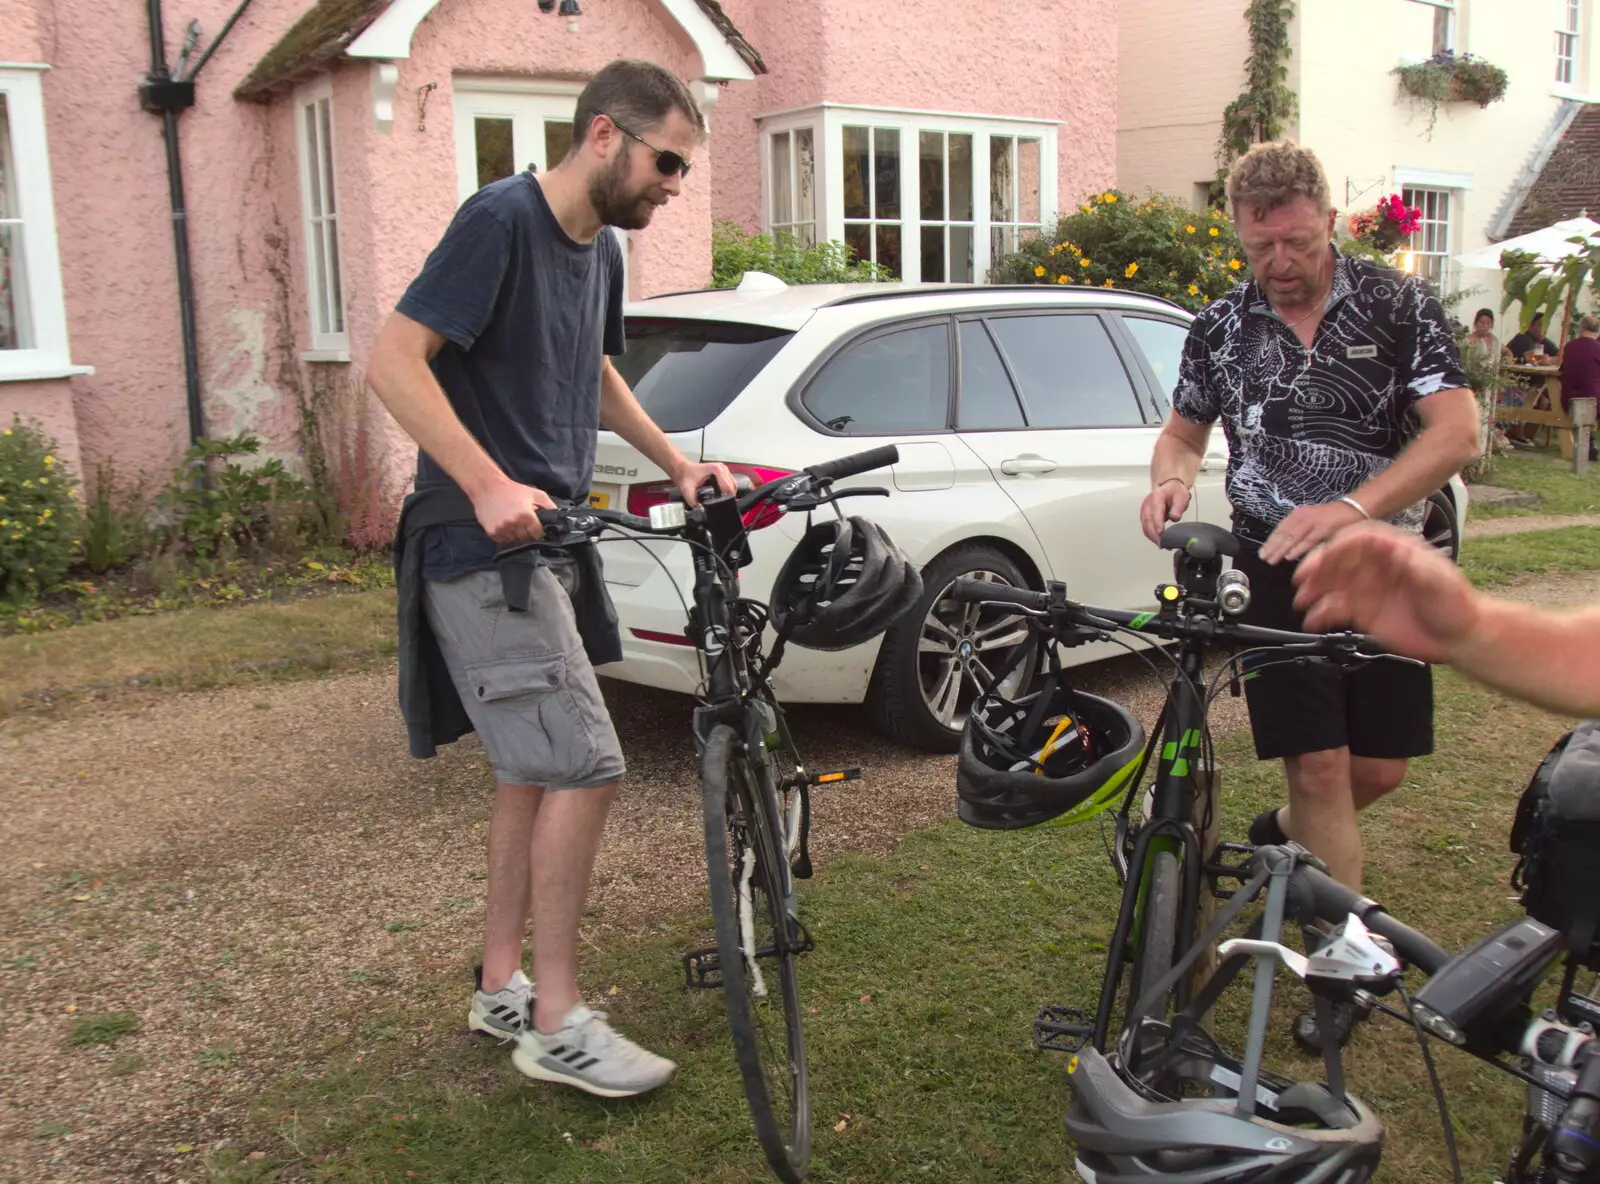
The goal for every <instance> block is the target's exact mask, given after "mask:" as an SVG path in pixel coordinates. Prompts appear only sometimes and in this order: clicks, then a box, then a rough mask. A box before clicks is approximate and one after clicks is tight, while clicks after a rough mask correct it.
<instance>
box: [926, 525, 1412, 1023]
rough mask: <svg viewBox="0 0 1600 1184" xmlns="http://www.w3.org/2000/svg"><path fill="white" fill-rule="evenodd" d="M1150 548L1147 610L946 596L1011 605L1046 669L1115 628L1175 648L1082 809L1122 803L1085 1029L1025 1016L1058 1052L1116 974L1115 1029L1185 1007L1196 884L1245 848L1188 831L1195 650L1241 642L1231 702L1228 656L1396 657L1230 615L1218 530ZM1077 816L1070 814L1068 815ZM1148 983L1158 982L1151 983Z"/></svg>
mask: <svg viewBox="0 0 1600 1184" xmlns="http://www.w3.org/2000/svg"><path fill="white" fill-rule="evenodd" d="M1161 545H1162V547H1163V548H1164V549H1167V550H1171V551H1173V552H1174V555H1173V572H1174V582H1172V583H1169V584H1163V585H1161V586H1159V587H1158V588H1157V589H1156V600H1157V604H1158V606H1159V607H1158V608H1157V610H1156V611H1155V612H1137V613H1136V612H1129V611H1125V610H1121V609H1111V608H1101V607H1096V606H1092V605H1083V604H1078V603H1076V602H1074V601H1071V600H1068V599H1067V596H1066V587H1065V585H1064V584H1061V583H1059V582H1051V583H1050V584H1049V585H1048V586H1047V588H1046V590H1045V591H1043V592H1036V591H1031V590H1028V589H1016V588H1005V587H1001V586H997V585H994V584H989V583H983V582H980V581H975V580H958V581H957V582H956V585H955V588H954V589H953V595H954V596H955V597H956V599H958V600H966V601H970V602H975V603H979V604H984V605H990V606H996V607H999V606H1004V607H1005V608H1007V609H1009V610H1011V611H1013V612H1017V611H1019V610H1020V613H1021V615H1022V616H1023V617H1024V619H1025V620H1026V621H1027V622H1028V624H1029V626H1030V628H1031V629H1032V631H1033V634H1034V638H1035V644H1038V645H1041V646H1043V647H1044V648H1045V651H1046V654H1045V657H1046V659H1047V660H1049V661H1052V662H1054V661H1055V658H1054V647H1055V646H1062V647H1073V646H1079V645H1086V644H1088V643H1090V642H1095V641H1120V640H1121V638H1120V637H1119V634H1126V635H1131V636H1133V637H1136V638H1139V639H1140V640H1142V641H1146V642H1148V641H1151V640H1158V641H1175V642H1177V646H1176V651H1175V652H1174V653H1168V654H1166V655H1165V656H1166V658H1167V660H1168V661H1170V662H1171V664H1172V666H1173V668H1174V671H1175V674H1174V677H1173V678H1172V680H1171V681H1170V682H1169V683H1168V686H1167V694H1166V698H1165V701H1164V703H1163V705H1162V709H1161V713H1160V715H1159V717H1158V718H1157V721H1156V725H1155V728H1154V729H1153V730H1152V731H1151V733H1150V738H1149V742H1148V744H1147V745H1146V746H1145V748H1144V752H1143V755H1142V757H1141V759H1140V761H1139V764H1138V766H1137V770H1136V771H1135V772H1134V773H1133V775H1132V776H1131V777H1127V778H1125V779H1122V780H1120V781H1119V782H1118V784H1117V785H1116V786H1114V787H1112V788H1113V790H1114V792H1113V793H1111V794H1110V795H1108V796H1107V797H1106V798H1105V799H1103V800H1101V801H1098V802H1093V803H1089V805H1090V806H1091V807H1095V808H1097V809H1104V808H1107V807H1108V806H1110V805H1112V804H1113V803H1114V802H1115V800H1116V798H1117V797H1118V796H1120V797H1121V799H1122V803H1121V806H1120V808H1119V809H1118V810H1117V811H1116V814H1115V840H1114V841H1113V842H1112V843H1111V844H1110V855H1111V862H1112V867H1113V869H1114V870H1115V872H1116V875H1117V877H1118V879H1119V881H1120V883H1121V884H1122V887H1123V893H1122V901H1121V905H1120V907H1119V910H1118V913H1117V923H1116V928H1115V930H1114V932H1113V936H1112V939H1111V944H1110V947H1109V952H1108V955H1107V959H1106V967H1105V973H1104V977H1103V980H1102V984H1101V991H1100V998H1099V1001H1098V1004H1097V1006H1096V1009H1095V1015H1094V1019H1093V1021H1092V1023H1091V1022H1089V1021H1088V1020H1087V1018H1086V1017H1085V1015H1084V1013H1083V1012H1082V1011H1081V1010H1079V1009H1075V1008H1069V1007H1049V1008H1046V1009H1045V1010H1044V1011H1042V1012H1041V1013H1040V1015H1039V1017H1038V1019H1037V1020H1036V1021H1035V1024H1036V1027H1035V1041H1036V1043H1038V1044H1039V1045H1040V1047H1046V1048H1060V1049H1066V1048H1067V1047H1068V1045H1069V1044H1070V1043H1071V1042H1072V1041H1079V1040H1086V1041H1088V1042H1091V1043H1093V1044H1094V1045H1095V1047H1097V1048H1101V1049H1104V1048H1105V1047H1106V1042H1107V1040H1108V1039H1109V1036H1110V1032H1111V1019H1112V1015H1113V1012H1114V1011H1115V1009H1116V1002H1117V999H1118V998H1119V996H1120V995H1121V989H1122V982H1123V978H1124V975H1125V974H1127V975H1128V977H1129V980H1130V981H1129V990H1128V995H1127V1007H1126V1009H1125V1016H1124V1024H1125V1025H1126V1024H1127V1023H1128V1022H1131V1021H1132V1020H1134V1019H1137V1018H1138V1017H1140V1016H1148V1017H1154V1018H1158V1019H1159V1018H1161V1017H1163V1016H1165V1015H1166V1014H1167V1012H1168V1011H1169V1010H1171V1009H1173V1008H1182V1007H1183V1006H1184V1005H1185V1004H1186V1003H1187V1002H1188V1000H1189V997H1190V994H1191V985H1190V984H1189V983H1188V982H1187V981H1169V980H1170V979H1171V976H1170V974H1169V971H1170V970H1171V968H1172V967H1173V965H1174V964H1176V963H1177V962H1178V961H1180V960H1182V959H1183V958H1184V957H1185V956H1186V955H1187V954H1188V953H1189V951H1190V950H1191V949H1192V948H1193V947H1194V943H1195V939H1196V937H1197V936H1198V929H1199V925H1200V923H1201V917H1202V889H1203V886H1204V885H1205V884H1207V883H1209V884H1210V885H1211V886H1212V892H1213V894H1215V892H1216V889H1215V887H1214V885H1215V881H1216V879H1217V878H1218V877H1219V876H1227V875H1236V874H1237V871H1236V869H1229V868H1225V867H1222V866H1220V865H1218V864H1217V863H1216V862H1215V860H1216V858H1217V857H1218V856H1219V855H1221V854H1222V853H1225V852H1231V851H1238V850H1247V848H1240V847H1238V846H1237V845H1234V844H1219V845H1218V847H1217V848H1216V850H1213V851H1206V850H1203V849H1202V838H1201V836H1202V834H1203V833H1205V832H1207V831H1209V830H1210V829H1211V828H1212V826H1213V825H1214V823H1215V821H1216V810H1217V801H1216V796H1217V795H1216V770H1215V762H1214V760H1213V754H1212V747H1211V735H1210V728H1209V724H1208V716H1209V712H1210V704H1211V702H1212V701H1213V700H1214V699H1215V698H1216V697H1217V695H1218V694H1220V693H1221V689H1220V688H1219V687H1218V686H1217V685H1216V684H1217V681H1220V676H1219V679H1218V680H1216V681H1214V682H1213V683H1211V684H1208V683H1207V682H1206V680H1205V653H1206V648H1207V647H1208V646H1210V645H1215V644H1218V643H1241V644H1243V645H1246V646H1248V647H1251V648H1250V649H1249V650H1248V651H1246V652H1245V653H1240V654H1235V655H1234V656H1233V657H1232V658H1231V659H1230V660H1229V662H1228V663H1227V664H1226V665H1225V666H1224V667H1223V670H1222V674H1223V675H1229V676H1230V677H1229V678H1228V687H1229V689H1230V690H1231V691H1232V692H1233V693H1235V694H1237V693H1238V688H1239V684H1240V681H1241V680H1242V677H1249V676H1250V674H1253V673H1255V672H1258V671H1259V670H1261V669H1263V668H1265V665H1266V664H1267V663H1265V662H1259V661H1258V662H1257V663H1256V664H1255V665H1254V667H1253V669H1252V671H1251V672H1249V673H1247V674H1245V675H1243V676H1241V675H1240V673H1239V672H1238V670H1237V666H1238V664H1239V662H1240V661H1241V659H1242V658H1245V657H1247V656H1250V657H1257V658H1259V657H1262V656H1264V655H1266V654H1268V653H1270V652H1272V651H1276V652H1277V654H1278V655H1279V656H1278V657H1277V658H1276V660H1275V661H1283V662H1302V661H1330V662H1335V663H1338V664H1341V665H1345V666H1356V665H1360V664H1362V663H1365V662H1367V661H1374V660H1380V659H1386V660H1393V661H1410V659H1405V658H1399V657H1396V656H1394V655H1389V654H1385V653H1384V652H1383V651H1382V650H1381V649H1380V648H1379V647H1377V646H1376V645H1374V644H1373V643H1371V642H1369V641H1368V640H1367V639H1366V638H1363V637H1361V636H1359V635H1357V634H1353V633H1332V634H1308V633H1294V632H1288V631H1284V630H1276V629H1262V628H1258V627H1256V626H1252V625H1245V624H1242V623H1240V622H1238V621H1237V620H1235V619H1234V618H1236V617H1237V616H1238V614H1240V613H1242V612H1243V611H1244V610H1245V609H1246V608H1248V607H1249V603H1250V594H1249V581H1248V580H1247V579H1246V577H1245V576H1244V574H1243V573H1242V572H1239V571H1236V570H1231V569H1230V570H1227V571H1224V569H1223V564H1224V561H1225V559H1226V558H1227V557H1229V556H1233V555H1237V554H1238V553H1239V541H1238V539H1237V538H1235V537H1234V536H1233V535H1232V534H1230V533H1229V532H1228V531H1225V530H1223V529H1222V528H1220V527H1217V526H1213V525H1211V524H1209V523H1181V524H1179V525H1176V526H1172V527H1169V528H1168V529H1167V530H1166V531H1165V533H1164V534H1163V535H1162V538H1161ZM1123 644H1127V643H1126V642H1123ZM1027 648H1028V643H1024V644H1023V645H1021V646H1019V647H1018V648H1017V650H1016V651H1014V652H1013V655H1012V657H1011V660H1010V661H1009V662H1008V663H1006V664H1005V665H1003V666H1002V667H1001V669H1000V673H999V674H998V675H997V676H996V679H995V685H998V684H999V683H1000V681H1002V680H1003V679H1004V677H1005V676H1006V674H1007V673H1008V672H1009V670H1010V668H1011V666H1012V665H1013V664H1015V663H1017V662H1020V661H1021V658H1022V657H1023V655H1024V652H1025V650H1027ZM1130 648H1132V647H1130ZM1146 660H1147V661H1148V660H1149V659H1148V658H1147V659H1146ZM981 703H982V700H980V701H979V705H981ZM1158 744H1159V745H1160V748H1159V755H1157V745H1158ZM1152 759H1155V761H1156V776H1155V779H1154V783H1153V785H1152V787H1151V790H1150V793H1149V794H1148V798H1147V804H1146V808H1145V816H1144V818H1143V819H1142V820H1135V819H1134V818H1133V817H1132V806H1133V803H1134V801H1135V799H1136V797H1138V796H1139V795H1138V787H1139V786H1140V785H1141V784H1142V782H1143V778H1144V775H1145V772H1146V770H1147V769H1148V767H1149V765H1150V762H1151V760H1152ZM1086 813H1087V812H1080V813H1079V815H1078V818H1081V817H1083V816H1085V815H1086ZM1197 821H1198V826H1197ZM1130 950H1131V951H1132V954H1131V957H1130V953H1129V952H1130ZM1155 984H1165V985H1163V986H1161V987H1160V989H1157V987H1156V986H1155Z"/></svg>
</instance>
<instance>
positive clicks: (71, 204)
mask: <svg viewBox="0 0 1600 1184" xmlns="http://www.w3.org/2000/svg"><path fill="white" fill-rule="evenodd" d="M236 2H237V0H186V2H185V4H184V5H183V6H181V7H179V6H176V5H174V4H172V3H170V2H169V4H168V5H167V9H168V10H167V13H166V24H167V29H166V33H167V46H168V61H169V64H172V65H174V66H175V65H176V61H177V50H178V47H179V45H180V44H181V41H182V37H183V30H184V27H185V26H186V25H187V23H188V20H189V19H190V18H191V17H195V18H198V19H199V20H200V22H201V24H202V25H203V27H204V29H205V33H206V37H207V39H209V38H210V37H211V36H214V35H215V34H216V32H217V31H218V30H220V28H221V26H222V24H223V22H224V20H225V19H226V18H227V16H228V15H229V14H230V13H231V12H232V11H233V9H234V7H235V6H236ZM309 6H310V0H295V2H293V3H274V4H257V5H253V6H252V7H251V8H249V9H248V10H247V11H246V13H245V16H244V17H243V19H241V20H240V21H239V23H238V24H237V25H236V26H235V27H234V29H233V31H232V32H231V33H230V35H229V37H228V40H227V41H226V42H225V43H224V44H223V46H222V47H221V48H220V49H219V50H218V51H217V53H216V55H215V56H214V57H213V58H212V59H211V61H210V62H209V63H208V64H207V65H206V68H205V71H204V72H203V73H202V74H201V75H200V77H199V79H198V81H197V91H198V97H197V103H196V106H195V107H194V108H192V109H190V110H188V111H186V112H184V113H183V114H182V115H181V116H180V118H179V124H180V129H181V131H180V136H181V144H182V150H183V157H184V162H183V163H184V182H185V186H186V191H187V205H188V211H189V223H188V224H189V237H190V249H191V256H192V270H193V276H194V284H195V295H196V310H197V319H198V330H199V333H198V336H199V358H200V377H201V385H202V390H203V392H204V400H205V402H204V406H205V415H206V429H207V433H208V434H209V435H212V436H221V435H228V434H233V433H237V432H250V433H253V434H257V435H259V436H261V437H262V438H263V441H264V448H263V452H264V454H266V455H274V454H276V455H282V456H285V457H286V458H287V457H292V456H293V454H294V450H295V448H296V446H297V434H296V427H297V423H298V415H299V402H298V399H297V395H304V394H307V393H309V392H310V391H311V390H312V389H313V388H314V387H315V386H318V385H324V384H335V385H341V384H345V383H348V382H349V381H351V380H354V379H359V376H360V372H361V370H362V369H363V368H364V363H365V360H366V357H367V354H368V352H369V350H370V344H371V340H372V337H373V335H374V333H375V332H376V329H377V326H378V324H379V323H380V321H381V320H382V318H383V316H384V315H385V314H386V313H387V311H388V310H389V309H390V308H391V307H392V306H393V304H394V301H395V299H396V298H397V297H398V296H399V295H400V293H401V291H402V290H403V289H404V287H405V285H406V284H407V283H408V282H409V281H410V279H411V277H412V276H413V275H414V274H415V272H416V270H417V269H418V268H419V267H420V266H421V264H422V261H423V260H424V258H425V257H426V255H427V253H428V251H429V250H430V249H431V248H432V247H433V245H434V244H435V242H436V241H437V240H438V237H439V235H440V234H441V233H442V232H443V230H444V228H445V226H446V224H447V223H448V222H449V219H450V216H451V214H452V213H453V212H454V209H455V206H456V193H457V188H456V165H455V155H454V130H453V122H452V118H451V81H452V77H453V74H454V73H457V72H461V73H493V74H505V75H510V76H516V77H521V78H541V77H543V78H552V77H555V78H563V79H581V78H582V77H583V76H585V75H586V74H587V73H589V72H591V71H593V70H594V69H596V68H598V67H599V66H601V65H603V64H604V63H605V62H607V61H609V60H610V59H612V58H614V57H618V56H624V55H626V56H637V57H650V58H653V59H655V60H657V61H660V62H662V63H663V64H665V65H667V66H669V67H671V68H673V69H675V70H677V71H678V72H679V73H680V74H681V75H683V76H684V77H686V78H688V77H692V76H693V75H694V74H695V73H697V72H698V69H697V67H698V59H697V57H696V55H695V54H694V51H693V48H692V46H691V45H690V44H689V42H688V40H687V38H685V37H684V36H683V35H682V33H681V31H679V30H678V29H677V27H676V25H675V24H673V23H672V22H671V21H670V18H669V17H667V16H666V14H665V13H664V12H663V11H662V10H660V9H659V8H658V6H657V5H655V3H654V2H653V0H611V2H609V3H607V4H605V5H603V6H601V8H600V11H599V12H595V13H591V14H590V15H587V16H585V18H584V19H583V21H582V23H581V25H580V31H579V32H578V33H577V34H575V35H573V34H568V33H566V32H565V28H564V24H563V22H562V21H560V20H559V19H558V18H556V17H553V16H552V17H545V16H542V15H541V14H539V12H538V10H537V7H536V6H535V5H534V4H533V3H532V0H444V2H443V3H442V4H440V6H439V7H438V8H437V9H436V10H435V11H434V13H433V14H432V15H430V16H429V17H428V18H427V19H426V20H425V21H424V22H423V24H422V25H421V27H420V28H419V29H418V30H417V34H416V37H415V39H414V41H413V44H412V50H413V56H412V57H411V58H410V59H409V60H406V61H402V62H400V63H399V66H400V73H401V78H400V85H399V89H398V92H397V94H396V101H395V107H396V119H395V123H394V126H393V128H392V130H391V131H390V132H389V133H388V134H386V135H385V134H381V133H378V132H377V131H376V130H375V129H374V126H373V116H372V105H371V70H372V67H371V66H370V65H369V64H368V63H365V62H357V61H346V62H343V63H341V64H339V65H338V66H337V67H336V68H335V69H334V70H333V71H332V75H331V76H332V81H333V87H334V106H335V112H334V146H335V154H336V157H337V162H338V169H339V177H338V196H339V200H340V210H341V217H340V250H341V259H342V266H343V277H344V288H345V303H346V312H347V320H348V325H349V330H350V343H351V357H352V359H353V364H352V365H341V364H326V363H314V364H308V363H304V362H302V361H301V360H300V354H301V352H302V351H303V350H304V349H306V348H307V346H308V345H309V340H308V339H309V326H308V318H307V313H306V295H305V284H306V263H305V246H304V242H303V236H302V232H301V221H300V218H301V204H300V182H299V162H298V157H297V138H296V134H295V131H296V129H295V126H294V118H295V107H294V103H293V101H292V96H290V95H283V96H280V97H278V98H277V99H275V100H274V101H273V102H271V103H269V104H258V103H245V102H239V101H237V100H235V99H234V98H233V97H232V91H233V89H234V87H235V86H236V85H237V84H238V83H239V81H240V80H241V79H243V78H244V76H245V75H246V74H247V73H248V72H249V70H250V69H251V68H252V67H253V66H254V64H255V63H256V62H257V61H258V60H259V59H260V58H261V56H262V55H263V54H264V53H265V52H266V51H267V50H268V49H269V48H271V47H272V46H273V45H274V44H275V43H276V42H277V41H278V39H279V38H280V37H281V36H282V35H283V33H284V32H285V31H286V30H287V28H288V27H289V26H290V25H291V24H292V23H293V22H294V20H296V19H297V18H298V17H299V16H300V14H301V13H303V12H304V11H305V10H306V9H307V8H309ZM145 22H146V17H145V7H144V5H142V4H137V3H132V4H115V5H106V4H104V3H101V2H100V0H53V3H48V4H46V3H43V0H41V2H40V3H39V4H38V5H35V4H33V3H29V2H28V0H0V60H5V61H41V60H42V61H45V62H47V63H48V64H50V65H51V66H52V69H51V70H49V71H48V72H46V73H45V74H44V81H43V87H44V101H45V109H46V121H47V130H48V136H49V148H50V158H51V173H52V181H53V185H54V190H55V206H56V210H55V212H56V224H57V231H58V236H59V239H60V251H61V266H62V277H63V283H64V287H65V293H66V303H67V317H68V329H69V333H70V336H71V348H72V360H73V361H74V362H76V363H79V364H82V365H88V366H93V367H94V368H95V373H94V374H93V375H91V376H83V377H78V378H74V379H71V380H70V391H71V404H72V408H73V415H72V416H70V417H68V416H66V415H65V414H64V411H63V408H64V406H65V401H64V399H63V398H62V396H61V395H60V391H62V390H65V389H69V384H67V383H58V384H54V390H55V391H56V394H55V395H53V396H52V397H51V398H50V399H45V400H43V402H41V399H42V396H41V391H40V390H39V389H32V388H30V389H27V390H24V389H23V388H22V386H21V384H16V383H0V412H8V411H9V409H11V408H12V407H13V406H14V407H16V408H17V409H19V410H21V409H25V408H29V407H43V406H44V405H45V404H46V403H48V409H49V410H50V411H51V415H52V419H51V424H52V428H53V429H56V428H59V430H57V432H56V434H57V435H58V436H60V437H61V438H62V439H63V441H64V445H65V444H66V443H67V441H68V438H69V437H70V438H72V439H75V440H78V441H81V449H82V455H83V461H84V464H85V465H86V466H87V467H88V468H89V469H90V470H91V471H92V469H93V467H94V465H95V464H96V463H97V462H99V461H102V460H111V461H113V462H114V464H115V466H116V468H117V471H118V473H119V474H121V475H123V476H124V477H127V478H133V477H139V476H144V477H149V478H152V479H155V480H160V479H162V478H163V477H164V476H165V475H166V473H167V472H168V471H169V470H170V468H171V466H172V465H173V463H174V462H175V461H176V459H177V457H178V455H179V454H180V453H181V452H182V450H183V449H184V447H186V446H187V443H188V421H187V412H186V407H185V395H184V371H183V352H182V341H181V335H180V328H179V313H178V297H177V279H176V267H175V262H174V253H173V240H172V223H171V218H170V213H169V202H168V194H167V179H166V165H165V156H164V146H163V141H162V137H161V121H160V119H159V117H157V116H155V115H151V114H147V113H145V112H143V111H142V110H140V108H139V103H138V97H137V91H136V88H137V84H138V82H139V80H140V79H141V78H142V77H143V76H144V74H145V73H146V71H147V70H148V69H149V59H150V51H149V41H148V33H147V27H146V23H145ZM205 44H206V42H204V41H203V42H202V49H203V48H204V45H205ZM430 81H432V82H436V83H438V87H437V89H436V90H434V91H433V92H432V94H431V97H430V99H429V103H428V110H427V119H426V125H425V128H424V129H423V130H418V121H417V112H416V88H417V87H419V86H421V85H423V84H424V83H426V82H430ZM707 159H708V160H709V157H708V158H707ZM709 171H710V170H709V169H706V170H704V171H702V172H701V173H700V176H699V177H698V178H696V177H691V180H690V184H689V185H688V186H687V189H686V192H685V194H684V196H683V197H682V198H680V199H678V200H677V201H675V202H674V203H673V204H672V205H671V206H669V207H668V208H667V209H666V210H665V211H663V212H662V213H661V214H659V215H658V216H657V221H656V224H655V225H654V226H652V227H651V228H650V229H649V230H648V231H645V232H643V233H641V234H639V235H637V236H635V238H636V241H635V244H634V250H633V252H632V260H631V262H632V267H633V284H634V291H635V294H638V295H642V294H649V293H651V292H655V291H660V290H664V289H668V288H673V287H690V286H694V285H696V284H698V283H701V282H703V281H704V279H705V278H706V277H707V276H708V274H709V270H710V225H709V212H710V200H711V199H710V195H709V193H708V192H707V185H708V182H709ZM696 181H698V182H699V183H698V184H696V183H695V182H696ZM6 418H7V419H8V421H9V414H7V415H6ZM372 419H373V422H374V424H376V425H378V426H379V427H380V429H381V430H383V431H384V432H386V433H388V434H389V435H390V436H391V437H392V438H393V440H394V442H395V444H396V446H397V447H396V451H395V454H394V456H393V458H392V461H393V464H394V465H395V468H396V470H397V471H399V470H403V469H405V468H407V467H408V466H409V464H410V457H411V450H410V449H409V447H408V445H407V444H406V443H405V441H404V439H403V437H401V436H399V434H398V431H397V429H395V428H394V426H393V424H392V423H391V422H390V421H389V420H388V417H387V416H386V415H384V414H382V412H381V411H379V412H377V413H375V414H374V415H373V417H372ZM74 421H75V423H74ZM73 447H76V446H75V445H74V446H73ZM69 451H71V449H70V448H69Z"/></svg>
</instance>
